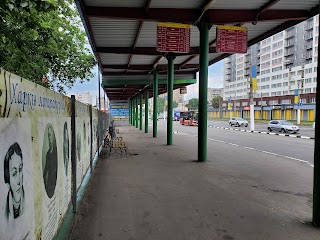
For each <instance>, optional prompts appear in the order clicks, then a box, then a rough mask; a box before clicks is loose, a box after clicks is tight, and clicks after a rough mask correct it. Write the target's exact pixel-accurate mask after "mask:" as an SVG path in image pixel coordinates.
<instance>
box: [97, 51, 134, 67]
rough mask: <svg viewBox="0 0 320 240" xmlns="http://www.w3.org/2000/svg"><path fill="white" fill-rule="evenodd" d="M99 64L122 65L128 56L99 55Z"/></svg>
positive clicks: (125, 62) (126, 61)
mask: <svg viewBox="0 0 320 240" xmlns="http://www.w3.org/2000/svg"><path fill="white" fill-rule="evenodd" d="M99 56H100V60H101V64H102V65H105V64H110V65H122V64H127V63H128V60H129V55H128V54H113V53H100V54H99Z"/></svg>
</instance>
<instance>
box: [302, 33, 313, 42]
mask: <svg viewBox="0 0 320 240" xmlns="http://www.w3.org/2000/svg"><path fill="white" fill-rule="evenodd" d="M303 39H304V40H307V41H308V40H311V39H313V34H305V35H304V36H303Z"/></svg>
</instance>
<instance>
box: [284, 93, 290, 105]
mask: <svg viewBox="0 0 320 240" xmlns="http://www.w3.org/2000/svg"><path fill="white" fill-rule="evenodd" d="M288 94H289V92H288V91H283V95H288ZM290 103H291V100H290Z"/></svg>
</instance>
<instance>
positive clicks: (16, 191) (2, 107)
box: [0, 69, 109, 240]
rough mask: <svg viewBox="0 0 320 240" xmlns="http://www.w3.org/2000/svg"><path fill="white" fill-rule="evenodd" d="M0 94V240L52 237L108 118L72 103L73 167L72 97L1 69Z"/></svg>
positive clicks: (104, 131)
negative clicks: (73, 169) (73, 119)
mask: <svg viewBox="0 0 320 240" xmlns="http://www.w3.org/2000/svg"><path fill="white" fill-rule="evenodd" d="M0 93H1V94H0V116H1V118H2V119H1V121H0V149H1V151H0V162H1V163H0V176H1V177H0V236H1V237H0V238H1V239H17V240H19V239H31V240H33V239H52V238H53V237H54V236H55V234H56V233H57V230H58V227H59V225H60V224H61V222H62V221H63V219H64V216H65V214H66V211H67V209H68V207H70V205H71V202H72V201H71V199H72V198H74V197H76V196H73V195H72V191H71V190H72V182H73V181H75V180H76V186H77V188H79V186H80V184H81V182H82V180H83V177H84V175H85V174H86V172H87V170H88V169H89V166H90V162H91V160H92V158H93V156H94V155H95V153H96V152H97V150H98V146H99V145H100V144H101V143H102V140H103V136H105V134H106V130H107V125H108V124H109V123H108V116H107V115H106V114H102V113H100V112H98V111H97V110H95V109H93V110H92V115H91V109H92V108H91V107H90V106H89V105H85V104H82V103H80V102H76V103H75V112H76V116H75V122H76V125H75V136H76V141H75V145H74V146H75V148H76V165H73V164H72V162H71V146H72V137H71V136H72V134H71V99H70V98H68V97H66V96H64V95H61V94H58V93H56V92H54V91H51V90H49V89H47V88H44V87H42V86H40V85H36V84H35V83H32V82H30V81H28V80H25V79H22V78H21V77H19V76H16V75H14V74H11V73H9V72H6V71H4V70H3V69H0ZM98 139H99V141H98ZM75 166H76V176H73V175H72V168H75ZM15 209H16V210H15Z"/></svg>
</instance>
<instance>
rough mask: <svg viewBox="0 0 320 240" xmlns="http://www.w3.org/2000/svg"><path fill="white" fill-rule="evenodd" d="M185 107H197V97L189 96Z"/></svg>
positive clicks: (191, 108)
mask: <svg viewBox="0 0 320 240" xmlns="http://www.w3.org/2000/svg"><path fill="white" fill-rule="evenodd" d="M186 107H187V108H188V109H189V110H197V109H198V107H199V99H198V98H191V99H190V100H189V102H188V104H186Z"/></svg>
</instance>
